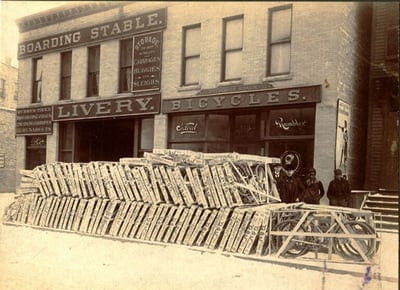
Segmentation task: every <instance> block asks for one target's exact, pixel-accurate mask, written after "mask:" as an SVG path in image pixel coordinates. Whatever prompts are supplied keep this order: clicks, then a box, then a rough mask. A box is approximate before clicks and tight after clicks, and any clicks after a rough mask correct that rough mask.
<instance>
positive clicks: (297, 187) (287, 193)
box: [277, 175, 304, 203]
mask: <svg viewBox="0 0 400 290" xmlns="http://www.w3.org/2000/svg"><path fill="white" fill-rule="evenodd" d="M277 189H278V191H279V196H280V197H281V200H282V201H283V202H286V203H292V202H295V201H296V199H297V198H299V196H300V193H301V192H302V191H303V190H304V185H303V183H302V182H301V181H300V179H298V178H297V177H294V176H286V175H285V176H282V177H280V178H279V179H278V180H277Z"/></svg>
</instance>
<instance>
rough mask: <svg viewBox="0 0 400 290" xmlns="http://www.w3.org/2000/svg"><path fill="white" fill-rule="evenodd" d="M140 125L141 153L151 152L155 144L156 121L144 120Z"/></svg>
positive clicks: (151, 119)
mask: <svg viewBox="0 0 400 290" xmlns="http://www.w3.org/2000/svg"><path fill="white" fill-rule="evenodd" d="M140 123H141V125H140V151H141V152H145V151H151V150H153V142H154V119H153V118H148V119H142V120H140Z"/></svg>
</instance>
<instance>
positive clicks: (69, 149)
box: [59, 122, 75, 162]
mask: <svg viewBox="0 0 400 290" xmlns="http://www.w3.org/2000/svg"><path fill="white" fill-rule="evenodd" d="M74 138H75V123H72V122H68V123H60V139H59V144H60V145H59V146H60V147H59V148H60V151H59V160H60V161H63V162H73V161H74V156H73V152H74V143H75V142H74Z"/></svg>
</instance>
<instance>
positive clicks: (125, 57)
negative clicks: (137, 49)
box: [119, 38, 133, 93]
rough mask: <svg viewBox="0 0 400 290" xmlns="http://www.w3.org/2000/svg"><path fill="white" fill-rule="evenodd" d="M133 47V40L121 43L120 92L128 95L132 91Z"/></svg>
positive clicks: (125, 40)
mask: <svg viewBox="0 0 400 290" xmlns="http://www.w3.org/2000/svg"><path fill="white" fill-rule="evenodd" d="M132 46H133V39H132V38H130V39H124V40H121V41H120V53H119V64H120V70H119V92H120V93H127V92H130V91H132Z"/></svg>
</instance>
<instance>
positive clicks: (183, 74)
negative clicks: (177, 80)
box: [181, 23, 201, 86]
mask: <svg viewBox="0 0 400 290" xmlns="http://www.w3.org/2000/svg"><path fill="white" fill-rule="evenodd" d="M191 29H200V34H201V23H196V24H192V25H188V26H184V27H182V67H181V86H192V85H199V83H200V79H198V80H197V82H194V83H188V82H186V72H187V65H186V64H187V61H188V60H192V59H196V58H198V59H199V62H200V55H201V53H200V49H199V53H198V54H193V55H189V56H188V55H186V48H187V45H186V44H187V39H186V38H187V31H189V30H191Z"/></svg>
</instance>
